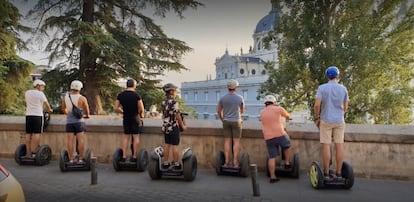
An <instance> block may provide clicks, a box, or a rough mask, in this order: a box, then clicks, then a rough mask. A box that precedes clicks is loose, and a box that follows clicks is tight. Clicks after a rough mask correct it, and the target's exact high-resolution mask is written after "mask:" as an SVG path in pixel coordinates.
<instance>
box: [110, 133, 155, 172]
mask: <svg viewBox="0 0 414 202" xmlns="http://www.w3.org/2000/svg"><path fill="white" fill-rule="evenodd" d="M131 142H133V138H132V136H131ZM133 152H134V145H133V143H131V153H133ZM122 156H123V151H122V149H121V148H117V149H116V150H115V152H114V154H113V156H112V165H113V166H114V169H115V171H121V170H130V171H140V172H142V171H145V170H146V169H147V166H148V152H147V151H146V150H145V149H140V150H139V152H138V156H137V159H136V162H134V161H132V156H129V157H127V158H126V159H125V161H122Z"/></svg>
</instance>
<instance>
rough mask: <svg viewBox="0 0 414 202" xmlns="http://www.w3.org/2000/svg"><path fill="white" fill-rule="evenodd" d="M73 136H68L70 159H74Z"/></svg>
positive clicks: (70, 134)
mask: <svg viewBox="0 0 414 202" xmlns="http://www.w3.org/2000/svg"><path fill="white" fill-rule="evenodd" d="M73 136H74V135H73V134H72V133H68V135H67V137H68V138H67V147H68V153H69V159H71V160H72V159H73Z"/></svg>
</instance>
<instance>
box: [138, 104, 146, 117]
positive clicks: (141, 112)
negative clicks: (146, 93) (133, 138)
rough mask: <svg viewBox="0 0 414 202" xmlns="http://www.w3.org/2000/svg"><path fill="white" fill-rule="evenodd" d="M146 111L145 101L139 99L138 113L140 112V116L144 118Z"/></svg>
mask: <svg viewBox="0 0 414 202" xmlns="http://www.w3.org/2000/svg"><path fill="white" fill-rule="evenodd" d="M144 112H145V109H144V103H143V102H142V99H141V100H138V114H139V117H141V118H144Z"/></svg>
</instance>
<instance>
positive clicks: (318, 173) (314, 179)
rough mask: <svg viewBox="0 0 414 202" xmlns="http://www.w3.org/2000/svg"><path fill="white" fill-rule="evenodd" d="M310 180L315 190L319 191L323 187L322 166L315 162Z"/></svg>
mask: <svg viewBox="0 0 414 202" xmlns="http://www.w3.org/2000/svg"><path fill="white" fill-rule="evenodd" d="M309 179H310V183H311V185H312V187H313V188H315V189H319V188H322V187H323V172H322V169H321V165H320V164H319V163H318V162H316V161H314V162H312V165H311V167H310V170H309Z"/></svg>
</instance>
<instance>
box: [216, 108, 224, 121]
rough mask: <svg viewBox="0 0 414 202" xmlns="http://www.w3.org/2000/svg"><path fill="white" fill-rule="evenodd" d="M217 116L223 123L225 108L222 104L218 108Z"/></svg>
mask: <svg viewBox="0 0 414 202" xmlns="http://www.w3.org/2000/svg"><path fill="white" fill-rule="evenodd" d="M217 116H218V117H219V119H220V120H221V121H223V107H222V106H221V104H219V105H218V106H217Z"/></svg>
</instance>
